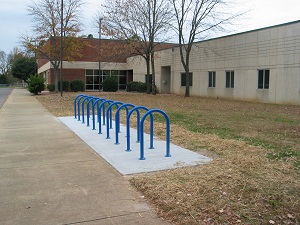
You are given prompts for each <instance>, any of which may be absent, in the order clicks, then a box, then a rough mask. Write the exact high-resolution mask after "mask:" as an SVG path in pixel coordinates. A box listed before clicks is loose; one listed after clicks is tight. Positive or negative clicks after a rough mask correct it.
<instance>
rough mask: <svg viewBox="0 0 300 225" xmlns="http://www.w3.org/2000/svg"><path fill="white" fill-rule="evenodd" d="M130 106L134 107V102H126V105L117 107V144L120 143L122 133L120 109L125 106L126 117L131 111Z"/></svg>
mask: <svg viewBox="0 0 300 225" xmlns="http://www.w3.org/2000/svg"><path fill="white" fill-rule="evenodd" d="M128 106H130V107H132V108H134V107H135V105H133V104H130V103H126V104H124V105H121V106H120V107H119V108H118V109H117V111H116V115H115V123H116V143H115V144H116V145H117V144H119V133H120V111H121V109H123V108H125V109H126V117H127V115H128V113H129V111H128Z"/></svg>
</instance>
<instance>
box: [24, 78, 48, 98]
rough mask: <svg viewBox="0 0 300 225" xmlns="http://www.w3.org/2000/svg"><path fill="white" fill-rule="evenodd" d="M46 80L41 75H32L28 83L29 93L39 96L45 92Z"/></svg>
mask: <svg viewBox="0 0 300 225" xmlns="http://www.w3.org/2000/svg"><path fill="white" fill-rule="evenodd" d="M44 82H45V79H44V78H43V77H42V76H39V75H30V76H29V78H28V80H27V83H28V87H27V89H28V91H29V92H30V93H33V94H35V95H37V94H38V93H39V92H41V91H43V90H45V84H44Z"/></svg>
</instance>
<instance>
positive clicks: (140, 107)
mask: <svg viewBox="0 0 300 225" xmlns="http://www.w3.org/2000/svg"><path fill="white" fill-rule="evenodd" d="M140 109H143V110H145V111H149V109H148V108H147V107H145V106H136V107H134V108H133V109H131V110H130V112H129V113H128V115H127V117H126V138H127V149H126V151H127V152H130V151H131V149H130V116H131V115H132V113H133V112H135V111H136V112H137V142H139V141H140V137H139V136H140V134H139V129H140ZM150 148H153V116H152V115H151V116H150Z"/></svg>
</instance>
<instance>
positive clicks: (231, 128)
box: [36, 92, 300, 224]
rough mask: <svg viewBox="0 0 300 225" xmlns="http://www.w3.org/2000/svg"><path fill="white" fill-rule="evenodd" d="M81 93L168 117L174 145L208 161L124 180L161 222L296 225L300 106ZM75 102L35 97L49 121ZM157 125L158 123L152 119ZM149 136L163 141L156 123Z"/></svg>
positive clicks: (67, 96) (67, 97)
mask: <svg viewBox="0 0 300 225" xmlns="http://www.w3.org/2000/svg"><path fill="white" fill-rule="evenodd" d="M85 94H89V95H93V96H101V97H104V98H106V99H112V100H117V101H122V102H125V103H132V104H134V105H144V106H146V107H148V108H160V109H162V110H164V111H165V112H167V114H168V115H169V117H170V120H171V142H172V143H174V144H177V145H180V146H182V147H185V148H188V149H190V150H193V151H196V152H200V153H202V154H205V155H207V156H210V157H212V158H214V160H213V161H212V163H209V164H206V165H199V166H195V167H188V168H182V169H176V170H168V171H162V172H156V173H148V174H139V175H134V176H131V177H130V180H131V183H132V185H134V186H135V187H136V188H137V189H138V190H139V191H140V192H141V193H142V194H141V195H143V196H145V198H147V200H148V201H149V202H150V203H151V204H152V205H153V206H154V207H155V208H156V209H157V212H158V214H159V215H160V216H161V217H163V218H165V219H166V220H168V221H171V222H173V223H174V224H299V223H300V179H299V177H300V176H299V175H300V106H291V105H273V104H261V103H252V102H243V101H230V100H224V99H210V98H200V97H189V98H185V97H181V96H176V95H155V96H153V95H147V94H140V93H126V92H118V93H102V92H101V93H99V92H88V93H85ZM76 95H78V93H64V94H63V97H60V95H59V94H52V93H51V94H43V95H38V96H36V98H37V99H38V100H39V101H40V102H41V103H42V104H43V105H44V106H45V107H47V108H48V110H49V111H50V112H51V113H53V114H54V115H56V116H70V115H73V100H74V97H75V96H76ZM156 121H158V122H162V121H163V120H162V118H160V117H159V116H156ZM155 132H156V134H155V135H156V136H159V137H161V138H163V136H164V126H162V124H159V123H158V125H157V123H156V126H155ZM204 149H205V150H204ZM171 153H172V152H171Z"/></svg>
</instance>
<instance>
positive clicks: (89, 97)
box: [81, 95, 94, 123]
mask: <svg viewBox="0 0 300 225" xmlns="http://www.w3.org/2000/svg"><path fill="white" fill-rule="evenodd" d="M91 98H94V97H92V96H88V95H87V96H86V98H85V99H83V101H82V103H81V109H82V115H81V116H82V123H84V102H85V101H86V100H90V99H91Z"/></svg>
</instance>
